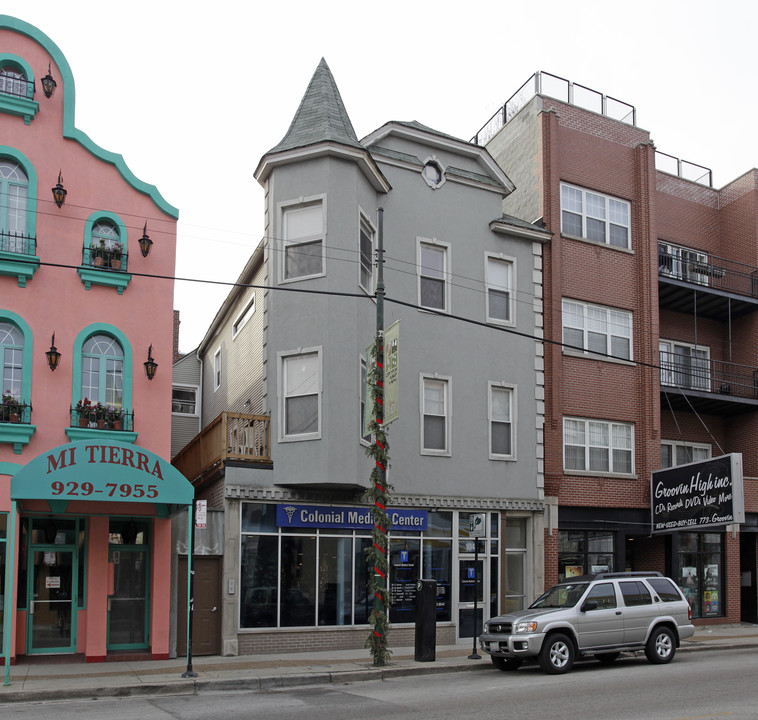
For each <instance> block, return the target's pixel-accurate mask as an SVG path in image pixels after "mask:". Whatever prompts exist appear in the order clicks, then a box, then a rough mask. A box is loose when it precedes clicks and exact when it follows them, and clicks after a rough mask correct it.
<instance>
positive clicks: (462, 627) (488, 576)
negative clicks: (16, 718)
mask: <svg viewBox="0 0 758 720" xmlns="http://www.w3.org/2000/svg"><path fill="white" fill-rule="evenodd" d="M482 514H483V515H484V536H483V537H479V538H475V537H474V536H472V535H471V530H470V528H471V518H472V516H480V515H482ZM499 526H500V515H499V513H494V512H493V513H471V512H459V513H458V563H457V570H458V581H457V590H458V597H457V613H456V615H457V617H456V620H457V622H456V625H457V629H458V642H460V643H463V642H464V641H465V642H470V641H471V640H472V639H473V637H474V634H475V633H476V635H477V636H479V635H481V633H482V627H483V625H484V621H485V620H487V619H489V618H490V617H492V616H493V615H496V614H497V613H498V608H499V606H500V603H499V592H498V583H499V574H498V573H499V570H498V568H499V558H500V553H499V542H498V537H499ZM474 543H477V545H478V547H477V545H474Z"/></svg>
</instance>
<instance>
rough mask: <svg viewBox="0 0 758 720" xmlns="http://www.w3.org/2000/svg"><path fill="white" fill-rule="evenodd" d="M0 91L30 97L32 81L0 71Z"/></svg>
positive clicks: (32, 95)
mask: <svg viewBox="0 0 758 720" xmlns="http://www.w3.org/2000/svg"><path fill="white" fill-rule="evenodd" d="M0 93H5V94H6V95H15V96H16V97H22V98H29V99H31V98H33V97H34V82H33V81H30V80H26V79H25V78H23V77H18V76H17V75H16V74H6V73H0Z"/></svg>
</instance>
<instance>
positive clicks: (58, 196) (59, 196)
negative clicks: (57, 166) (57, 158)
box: [53, 170, 68, 207]
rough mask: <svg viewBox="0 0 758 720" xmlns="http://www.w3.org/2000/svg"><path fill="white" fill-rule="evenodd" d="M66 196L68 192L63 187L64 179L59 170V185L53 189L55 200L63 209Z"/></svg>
mask: <svg viewBox="0 0 758 720" xmlns="http://www.w3.org/2000/svg"><path fill="white" fill-rule="evenodd" d="M66 195H68V190H66V188H64V187H63V178H62V177H61V171H60V170H58V184H57V185H56V186H55V187H54V188H53V200H55V204H56V205H57V206H58V207H62V206H63V203H64V202H65V201H66Z"/></svg>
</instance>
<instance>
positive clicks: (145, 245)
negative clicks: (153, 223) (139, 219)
mask: <svg viewBox="0 0 758 720" xmlns="http://www.w3.org/2000/svg"><path fill="white" fill-rule="evenodd" d="M152 246H153V241H152V240H151V239H150V236H149V235H148V234H147V223H145V227H143V228H142V237H141V238H140V239H139V249H140V252H141V253H142V257H147V256H148V255H149V254H150V248H151V247H152Z"/></svg>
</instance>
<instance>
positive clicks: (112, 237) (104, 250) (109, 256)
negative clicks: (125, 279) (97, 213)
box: [90, 220, 123, 270]
mask: <svg viewBox="0 0 758 720" xmlns="http://www.w3.org/2000/svg"><path fill="white" fill-rule="evenodd" d="M122 256H123V246H122V244H121V235H120V233H119V231H118V228H117V227H116V226H115V225H114V224H113V223H112V222H109V221H108V220H99V221H98V222H96V223H94V225H93V226H92V232H91V234H90V258H91V262H92V265H94V266H96V267H106V268H113V269H114V270H120V269H121V260H122Z"/></svg>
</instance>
